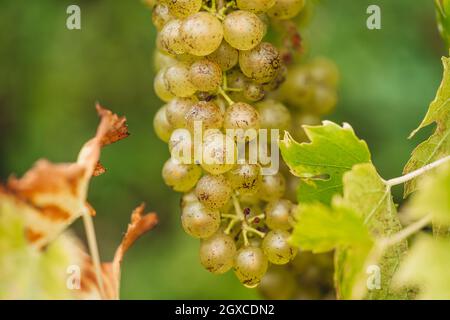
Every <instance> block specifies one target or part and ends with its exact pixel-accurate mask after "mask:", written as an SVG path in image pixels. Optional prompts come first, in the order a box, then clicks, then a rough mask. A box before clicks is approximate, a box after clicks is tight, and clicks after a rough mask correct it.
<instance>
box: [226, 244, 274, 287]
mask: <svg viewBox="0 0 450 320" xmlns="http://www.w3.org/2000/svg"><path fill="white" fill-rule="evenodd" d="M268 265H269V263H268V261H267V258H266V256H265V255H264V253H263V251H262V250H261V249H260V248H258V247H253V246H248V247H244V248H241V249H239V250H238V252H237V253H236V257H235V259H234V273H235V274H236V276H237V278H238V279H239V281H240V282H242V283H243V284H244V285H245V286H246V287H249V288H254V287H256V286H257V285H258V284H259V282H260V281H261V279H262V277H263V276H264V274H265V273H266V271H267V267H268Z"/></svg>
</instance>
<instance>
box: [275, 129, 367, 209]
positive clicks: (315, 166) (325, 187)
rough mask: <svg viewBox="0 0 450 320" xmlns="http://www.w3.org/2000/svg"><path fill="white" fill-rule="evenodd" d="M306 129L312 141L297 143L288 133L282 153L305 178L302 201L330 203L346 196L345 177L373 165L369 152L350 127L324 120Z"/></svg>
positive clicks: (293, 171) (297, 174) (301, 189)
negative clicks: (354, 169)
mask: <svg viewBox="0 0 450 320" xmlns="http://www.w3.org/2000/svg"><path fill="white" fill-rule="evenodd" d="M304 129H305V132H306V135H307V136H308V138H309V140H310V141H311V142H309V143H297V142H295V141H294V140H293V139H292V137H291V136H290V135H289V134H288V133H286V135H285V137H284V139H283V140H282V141H281V143H280V149H281V153H282V155H283V158H284V160H285V162H286V163H287V165H288V166H289V168H290V169H291V172H292V173H293V174H294V175H296V176H298V177H300V178H302V182H301V183H300V186H299V189H298V193H297V198H298V200H299V202H313V201H320V202H322V203H325V204H330V203H331V199H332V197H333V195H335V194H336V193H342V176H343V174H344V173H345V172H346V171H349V170H351V168H352V167H353V165H355V164H358V163H366V162H370V153H369V149H368V148H367V144H366V143H365V142H364V141H363V140H360V139H358V138H357V137H356V135H355V133H354V131H353V129H352V128H351V127H350V125H348V124H344V125H343V126H342V127H341V126H339V125H337V124H335V123H333V122H330V121H324V122H323V124H322V125H320V126H305V127H304Z"/></svg>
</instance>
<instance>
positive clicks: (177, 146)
mask: <svg viewBox="0 0 450 320" xmlns="http://www.w3.org/2000/svg"><path fill="white" fill-rule="evenodd" d="M169 151H170V155H171V157H172V158H174V159H176V160H178V161H180V162H182V163H184V164H191V163H193V158H194V144H193V141H192V137H191V133H190V132H189V131H188V130H186V129H176V130H174V131H173V132H172V135H171V136H170V139H169Z"/></svg>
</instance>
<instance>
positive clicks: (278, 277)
mask: <svg viewBox="0 0 450 320" xmlns="http://www.w3.org/2000/svg"><path fill="white" fill-rule="evenodd" d="M297 285H299V284H298V283H297V279H296V278H295V275H294V274H293V273H292V272H289V270H288V269H287V268H285V267H281V266H271V267H270V268H269V270H268V271H267V273H266V274H265V276H264V277H263V278H262V280H261V283H260V284H259V286H258V290H259V292H260V293H261V294H262V296H263V297H264V298H265V299H271V300H289V299H292V298H293V297H294V295H295V292H296V290H297ZM300 285H301V284H300Z"/></svg>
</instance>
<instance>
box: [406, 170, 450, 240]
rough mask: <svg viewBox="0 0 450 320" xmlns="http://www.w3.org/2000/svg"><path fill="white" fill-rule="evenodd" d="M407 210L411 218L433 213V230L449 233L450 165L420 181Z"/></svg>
mask: <svg viewBox="0 0 450 320" xmlns="http://www.w3.org/2000/svg"><path fill="white" fill-rule="evenodd" d="M406 212H407V214H408V216H409V217H410V218H411V219H420V218H422V217H424V216H426V215H428V214H432V216H433V231H434V232H435V233H437V234H442V235H444V234H448V230H449V226H450V165H445V166H442V167H440V168H438V169H436V171H435V172H433V173H431V174H428V175H426V176H424V177H423V178H422V179H420V180H419V181H418V191H417V192H416V193H414V194H413V196H412V198H411V200H410V202H409V203H408V206H407V210H406ZM439 230H441V232H439Z"/></svg>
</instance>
